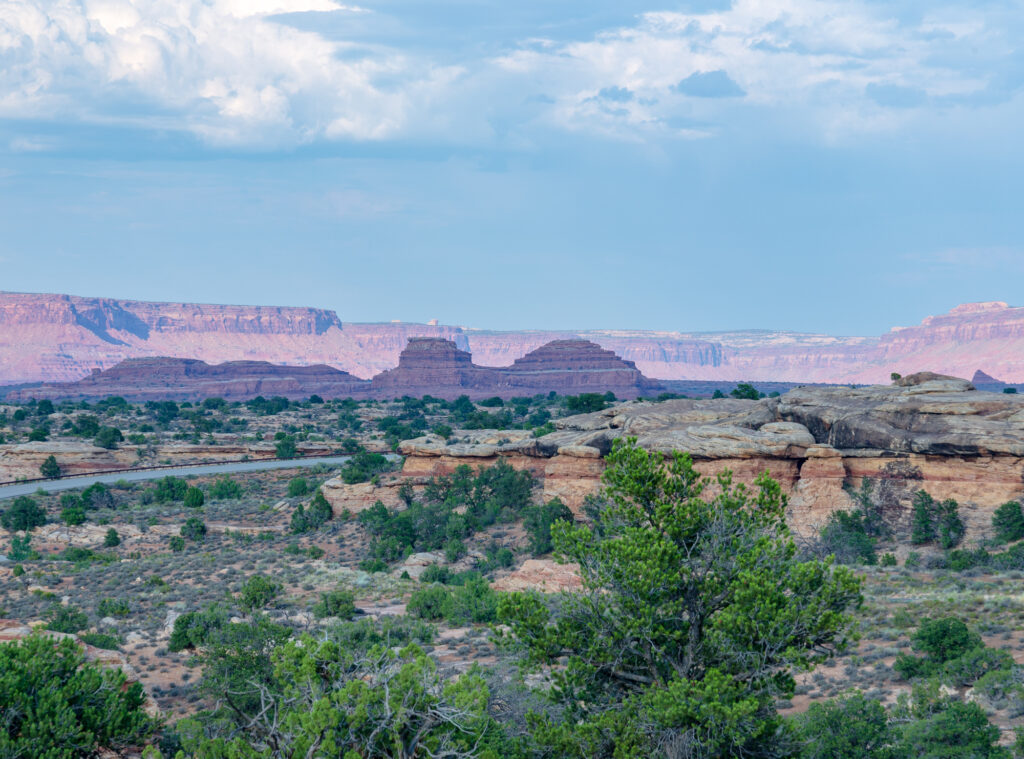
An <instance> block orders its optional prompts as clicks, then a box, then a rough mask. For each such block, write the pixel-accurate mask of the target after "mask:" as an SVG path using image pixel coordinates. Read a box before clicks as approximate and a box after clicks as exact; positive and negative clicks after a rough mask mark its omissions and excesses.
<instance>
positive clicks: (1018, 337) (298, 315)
mask: <svg viewBox="0 0 1024 759" xmlns="http://www.w3.org/2000/svg"><path fill="white" fill-rule="evenodd" d="M419 337H427V338H439V339H443V340H447V341H450V342H452V343H454V344H455V346H456V348H458V349H459V350H461V351H464V352H467V353H469V354H471V355H472V361H471V362H470V363H471V364H474V365H475V366H476V367H480V368H494V369H509V368H510V367H514V366H516V365H517V361H518V360H521V359H525V358H526V357H527V354H530V353H531V352H533V351H536V350H537V349H539V348H541V347H542V346H546V345H551V344H553V343H555V342H557V341H560V340H586V341H590V342H591V343H594V344H596V345H598V346H600V347H601V348H602V349H604V350H606V351H611V352H612V353H613V354H614V355H615V356H617V357H619V358H620V359H621V360H622V361H625V362H630V361H631V362H633V363H634V364H635V366H636V369H637V370H638V371H640V372H642V373H643V374H644V375H645V376H647V377H657V378H658V379H659V380H661V381H671V382H678V381H687V382H700V383H706V382H732V383H735V382H737V381H755V382H761V383H763V382H782V383H829V384H870V383H886V382H888V381H889V375H890V374H891V373H892V372H898V373H900V374H904V375H908V374H912V373H914V372H919V371H934V372H937V373H940V374H947V375H953V376H957V377H969V376H971V374H973V373H974V371H975V370H976V369H977V368H978V367H984V371H985V372H986V373H987V374H989V375H990V376H993V377H998V378H999V379H1000V380H1002V381H1004V382H1007V383H1010V384H1014V383H1024V351H1022V350H1021V346H1022V345H1024V308H1015V307H1012V306H1009V305H1007V304H1006V303H1003V302H1001V301H991V302H983V303H967V304H964V305H960V306H957V307H955V308H953V309H951V310H950V311H949V312H948V313H945V314H940V315H937V316H929V317H927V318H925V319H923V320H922V321H921V323H919V324H916V325H913V326H905V327H900V328H894V329H893V330H892V331H889V332H887V333H885V334H883V335H874V336H862V337H837V336H832V335H826V334H810V333H798V332H780V331H771V330H764V329H751V330H736V331H730V332H678V331H652V330H615V329H603V330H517V331H491V330H480V329H469V328H463V327H455V326H445V325H443V324H437V323H435V320H433V319H432V320H431V323H428V324H414V323H410V322H405V321H403V322H395V323H372V324H360V323H355V322H342V321H341V319H340V318H339V317H338V315H337V314H336V313H335V312H334V311H330V310H325V309H317V308H283V307H273V306H230V305H215V304H200V303H150V302H144V301H128V300H116V299H113V298H87V297H78V296H72V295H54V294H31V293H5V292H0V385H4V384H6V385H15V384H24V383H31V382H60V383H67V382H73V381H75V380H79V379H81V378H83V377H86V376H88V375H89V373H90V372H91V371H92V369H94V368H96V367H98V368H100V369H110V368H111V367H113V366H115V365H116V364H118V363H120V362H122V361H124V360H126V359H135V358H144V357H149V358H157V357H176V358H181V359H198V360H200V361H205V362H206V363H207V364H209V365H220V364H222V363H224V362H234V361H266V362H269V363H271V364H274V365H286V366H310V365H316V364H324V365H326V366H329V367H332V368H334V369H337V370H340V371H343V372H348V373H349V374H350V375H352V376H353V377H355V378H357V379H362V380H369V379H371V378H372V377H374V376H376V375H377V374H380V373H381V372H383V371H385V370H389V369H393V368H395V367H396V365H397V364H398V362H399V355H400V354H401V353H402V352H403V350H404V349H405V348H406V346H407V344H408V341H409V340H410V339H411V338H419ZM531 360H532V359H531ZM465 371H469V370H465ZM470 373H472V372H470Z"/></svg>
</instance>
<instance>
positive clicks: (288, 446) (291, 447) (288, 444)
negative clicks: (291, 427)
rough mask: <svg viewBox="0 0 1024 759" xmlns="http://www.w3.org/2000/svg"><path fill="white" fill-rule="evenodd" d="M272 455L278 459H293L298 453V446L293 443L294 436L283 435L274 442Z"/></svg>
mask: <svg viewBox="0 0 1024 759" xmlns="http://www.w3.org/2000/svg"><path fill="white" fill-rule="evenodd" d="M274 455H275V456H277V458H279V459H294V458H296V457H297V456H298V455H299V449H298V446H296V445H295V438H294V437H292V436H291V435H285V436H284V437H282V438H281V439H280V440H278V441H277V442H276V443H274Z"/></svg>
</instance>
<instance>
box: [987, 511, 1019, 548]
mask: <svg viewBox="0 0 1024 759" xmlns="http://www.w3.org/2000/svg"><path fill="white" fill-rule="evenodd" d="M992 527H993V528H994V529H995V531H996V540H1001V541H1003V542H1008V541H1011V540H1020V539H1021V538H1024V510H1022V509H1021V505H1020V502H1019V501H1008V502H1007V503H1004V504H1003V505H1002V506H1000V507H999V508H998V509H996V510H995V513H994V514H993V515H992Z"/></svg>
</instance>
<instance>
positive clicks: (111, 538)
mask: <svg viewBox="0 0 1024 759" xmlns="http://www.w3.org/2000/svg"><path fill="white" fill-rule="evenodd" d="M103 545H104V547H105V548H117V546H119V545H121V536H120V535H118V534H117V530H115V529H114V528H113V527H111V528H110V529H109V530H107V533H106V535H104V536H103Z"/></svg>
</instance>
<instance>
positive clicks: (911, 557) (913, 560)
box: [903, 551, 921, 569]
mask: <svg viewBox="0 0 1024 759" xmlns="http://www.w3.org/2000/svg"><path fill="white" fill-rule="evenodd" d="M903 566H904V567H906V568H907V569H916V568H918V567H920V566H921V554H919V553H918V552H917V551H910V552H909V553H908V554H907V558H906V559H904V560H903Z"/></svg>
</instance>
